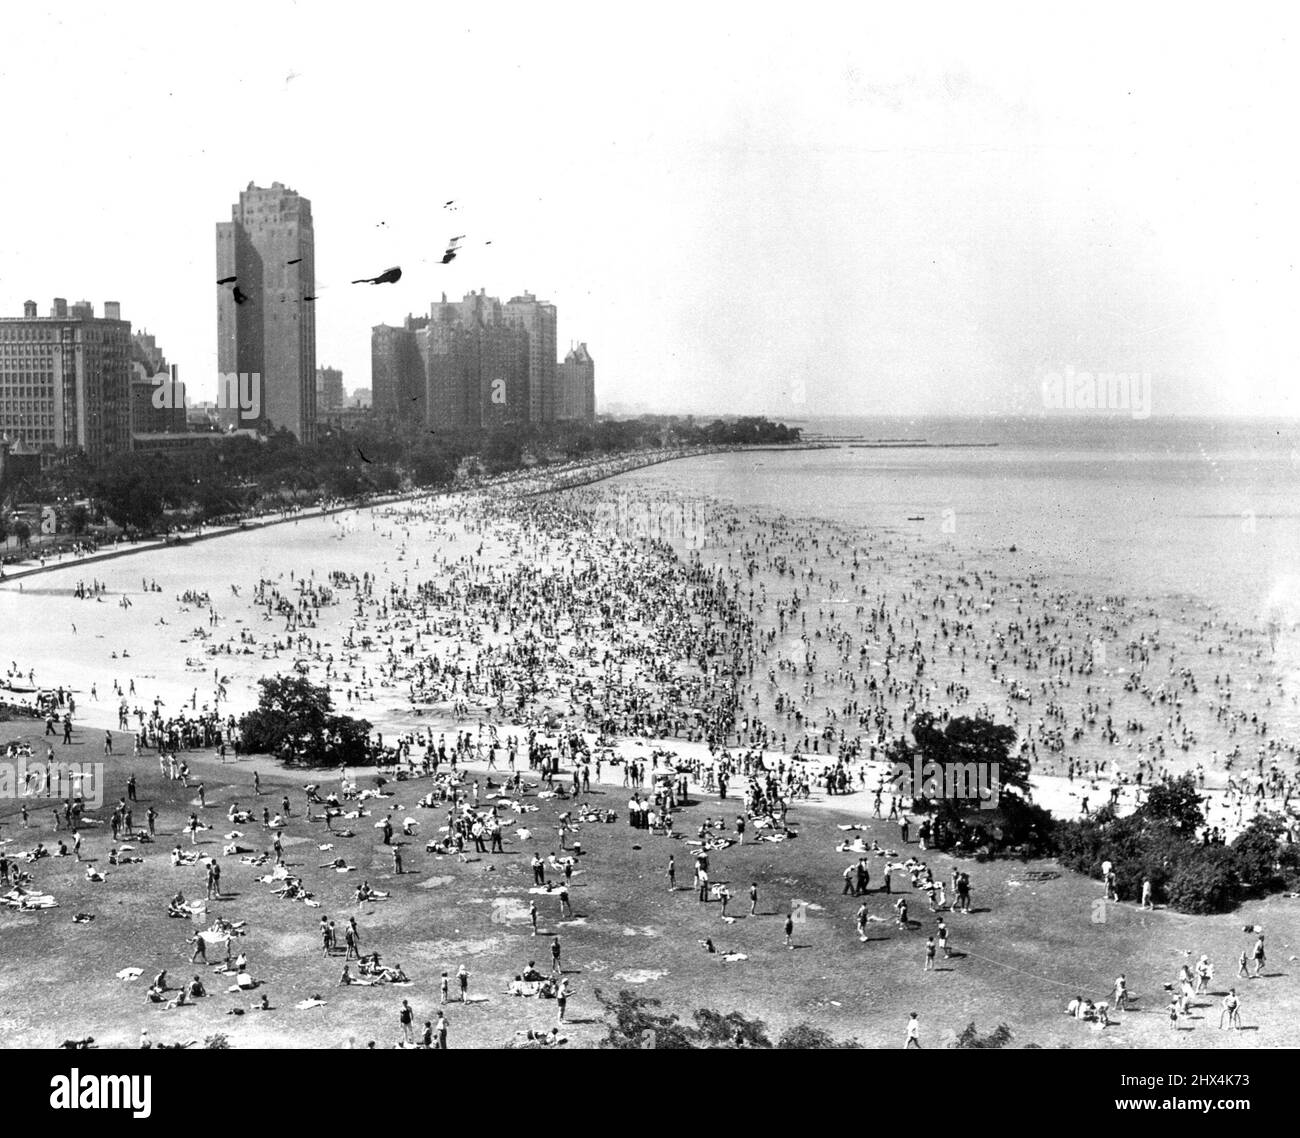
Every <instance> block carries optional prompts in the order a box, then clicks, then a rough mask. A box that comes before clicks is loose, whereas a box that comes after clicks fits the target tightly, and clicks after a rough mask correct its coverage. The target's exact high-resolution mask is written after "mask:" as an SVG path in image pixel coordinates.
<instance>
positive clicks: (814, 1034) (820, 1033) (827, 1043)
mask: <svg viewBox="0 0 1300 1138" xmlns="http://www.w3.org/2000/svg"><path fill="white" fill-rule="evenodd" d="M776 1045H777V1047H778V1048H779V1049H780V1050H782V1051H840V1050H846V1049H849V1048H859V1047H861V1046H862V1044H860V1043H859V1042H858V1041H857V1040H856V1039H843V1040H837V1039H836V1038H835V1037H834V1036H833V1035H831V1033H830V1032H829V1031H825V1030H823V1029H822V1028H820V1027H814V1026H813V1025H812V1024H810V1023H800V1024H796V1025H795V1026H794V1027H790V1028H786V1030H785V1031H783V1032H782V1033H781V1037H780V1038H779V1039H778V1040H777V1041H776Z"/></svg>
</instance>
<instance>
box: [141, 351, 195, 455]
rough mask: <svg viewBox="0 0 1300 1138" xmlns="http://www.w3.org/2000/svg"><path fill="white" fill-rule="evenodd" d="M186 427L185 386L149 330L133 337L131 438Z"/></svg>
mask: <svg viewBox="0 0 1300 1138" xmlns="http://www.w3.org/2000/svg"><path fill="white" fill-rule="evenodd" d="M184 430H185V388H184V387H183V386H182V384H181V382H180V379H179V376H178V375H177V369H176V365H175V364H170V365H169V364H168V363H167V357H166V356H165V355H163V352H162V349H161V348H160V347H159V346H158V341H157V340H156V339H155V338H154V337H153V336H151V335H150V334H149V333H148V332H136V333H135V334H134V335H133V336H132V337H131V438H132V448H133V449H137V444H138V441H139V440H138V438H137V436H139V435H142V434H150V435H153V434H167V433H173V432H177V431H184Z"/></svg>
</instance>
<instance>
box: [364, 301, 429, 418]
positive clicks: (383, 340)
mask: <svg viewBox="0 0 1300 1138" xmlns="http://www.w3.org/2000/svg"><path fill="white" fill-rule="evenodd" d="M428 322H429V321H428V317H424V316H407V318H406V320H405V321H404V322H403V323H402V324H401V325H394V324H376V325H375V326H374V327H373V328H371V330H370V390H371V401H372V403H373V406H374V409H375V414H376V416H378V417H379V418H380V419H385V420H389V421H393V422H398V421H400V422H416V423H423V422H424V421H425V375H424V360H423V359H422V358H421V355H420V349H419V345H418V334H419V333H420V332H421V331H422V330H423V329H424V327H425V325H426V324H428Z"/></svg>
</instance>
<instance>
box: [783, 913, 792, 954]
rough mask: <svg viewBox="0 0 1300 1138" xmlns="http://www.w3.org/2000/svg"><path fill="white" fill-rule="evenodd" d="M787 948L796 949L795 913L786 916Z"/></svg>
mask: <svg viewBox="0 0 1300 1138" xmlns="http://www.w3.org/2000/svg"><path fill="white" fill-rule="evenodd" d="M785 946H786V948H794V912H793V910H792V911H790V912H789V913H787V914H786V915H785Z"/></svg>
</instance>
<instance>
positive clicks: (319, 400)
mask: <svg viewBox="0 0 1300 1138" xmlns="http://www.w3.org/2000/svg"><path fill="white" fill-rule="evenodd" d="M342 406H343V373H342V372H341V371H340V370H339V369H338V368H336V367H318V368H317V369H316V411H317V413H324V412H326V411H337V410H339V408H341V407H342Z"/></svg>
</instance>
